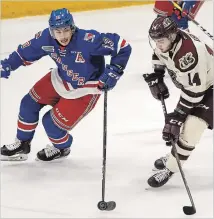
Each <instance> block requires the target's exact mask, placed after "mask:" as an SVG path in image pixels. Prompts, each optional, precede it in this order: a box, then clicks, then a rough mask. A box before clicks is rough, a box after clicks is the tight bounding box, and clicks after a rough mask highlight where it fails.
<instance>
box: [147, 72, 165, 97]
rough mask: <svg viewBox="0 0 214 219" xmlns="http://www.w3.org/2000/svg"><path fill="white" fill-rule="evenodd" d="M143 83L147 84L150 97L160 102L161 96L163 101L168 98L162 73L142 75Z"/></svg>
mask: <svg viewBox="0 0 214 219" xmlns="http://www.w3.org/2000/svg"><path fill="white" fill-rule="evenodd" d="M143 77H144V79H145V81H146V82H147V83H148V85H149V88H150V91H151V93H152V96H153V97H154V98H155V99H157V100H160V97H161V96H163V98H164V99H166V98H168V97H169V90H168V88H167V86H166V84H165V83H164V81H163V77H164V74H163V73H158V72H156V73H152V74H143Z"/></svg>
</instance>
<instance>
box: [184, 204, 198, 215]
mask: <svg viewBox="0 0 214 219" xmlns="http://www.w3.org/2000/svg"><path fill="white" fill-rule="evenodd" d="M183 212H184V214H186V215H192V214H195V213H196V209H195V208H194V207H193V206H184V207H183Z"/></svg>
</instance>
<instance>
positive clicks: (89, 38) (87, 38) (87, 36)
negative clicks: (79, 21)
mask: <svg viewBox="0 0 214 219" xmlns="http://www.w3.org/2000/svg"><path fill="white" fill-rule="evenodd" d="M94 39H95V35H94V34H92V33H86V34H85V36H84V40H85V41H87V42H90V43H93V42H94Z"/></svg>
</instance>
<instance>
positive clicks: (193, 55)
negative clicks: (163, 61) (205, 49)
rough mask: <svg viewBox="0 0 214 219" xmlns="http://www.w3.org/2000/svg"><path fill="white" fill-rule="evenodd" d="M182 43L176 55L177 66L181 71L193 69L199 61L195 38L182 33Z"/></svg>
mask: <svg viewBox="0 0 214 219" xmlns="http://www.w3.org/2000/svg"><path fill="white" fill-rule="evenodd" d="M182 34H183V38H182V44H181V47H180V49H179V51H178V52H177V54H176V55H175V57H174V59H173V60H174V62H175V67H176V68H177V69H179V70H180V71H181V72H187V71H191V70H192V69H194V68H195V66H196V65H197V63H198V53H197V49H196V47H195V44H194V42H193V40H192V39H191V38H190V37H189V36H188V35H187V34H186V33H182Z"/></svg>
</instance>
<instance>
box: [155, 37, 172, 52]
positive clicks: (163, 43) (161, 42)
mask: <svg viewBox="0 0 214 219" xmlns="http://www.w3.org/2000/svg"><path fill="white" fill-rule="evenodd" d="M154 41H155V43H156V47H157V48H158V49H160V51H161V52H168V51H169V49H170V48H171V44H172V42H171V40H170V39H168V38H166V37H164V38H160V39H155V40H154Z"/></svg>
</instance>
